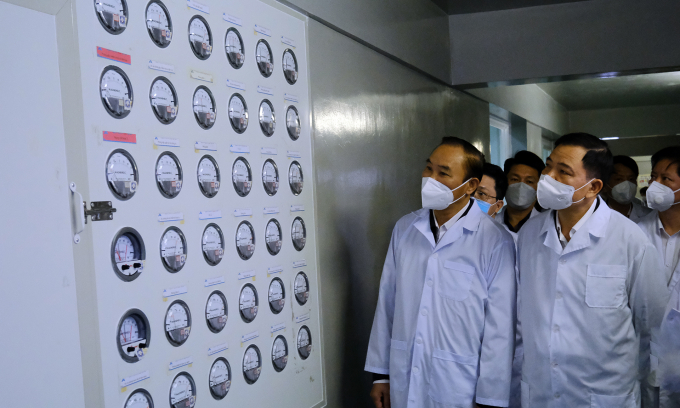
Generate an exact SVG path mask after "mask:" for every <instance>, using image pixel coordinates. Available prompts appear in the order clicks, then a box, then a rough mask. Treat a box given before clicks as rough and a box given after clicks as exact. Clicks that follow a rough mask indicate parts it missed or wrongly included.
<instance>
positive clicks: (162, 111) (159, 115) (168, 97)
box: [149, 76, 179, 125]
mask: <svg viewBox="0 0 680 408" xmlns="http://www.w3.org/2000/svg"><path fill="white" fill-rule="evenodd" d="M149 101H150V102H151V110H153V114H154V115H155V116H156V119H158V120H159V121H160V122H161V123H162V124H164V125H169V124H170V123H172V122H174V121H175V118H176V117H177V110H178V109H179V104H178V102H177V92H176V91H175V87H174V86H172V83H171V82H170V80H169V79H168V78H166V77H162V76H159V77H158V78H156V79H154V80H153V82H152V83H151V90H150V91H149Z"/></svg>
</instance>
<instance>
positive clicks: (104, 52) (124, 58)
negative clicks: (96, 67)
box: [97, 47, 132, 65]
mask: <svg viewBox="0 0 680 408" xmlns="http://www.w3.org/2000/svg"><path fill="white" fill-rule="evenodd" d="M97 56H98V57H101V58H106V59H110V60H114V61H118V62H122V63H124V64H128V65H130V64H131V63H132V58H131V57H130V56H129V55H127V54H123V53H122V52H117V51H112V50H108V49H106V48H102V47H97Z"/></svg>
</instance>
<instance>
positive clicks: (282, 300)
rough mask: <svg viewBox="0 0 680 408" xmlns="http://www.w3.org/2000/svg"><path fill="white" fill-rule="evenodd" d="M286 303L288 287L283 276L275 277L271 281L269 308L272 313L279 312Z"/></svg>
mask: <svg viewBox="0 0 680 408" xmlns="http://www.w3.org/2000/svg"><path fill="white" fill-rule="evenodd" d="M285 305H286V287H285V286H284V284H283V281H282V280H281V278H274V279H272V281H271V282H270V283H269V308H270V309H271V311H272V313H274V314H279V313H281V311H282V310H283V307H284V306H285Z"/></svg>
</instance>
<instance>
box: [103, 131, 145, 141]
mask: <svg viewBox="0 0 680 408" xmlns="http://www.w3.org/2000/svg"><path fill="white" fill-rule="evenodd" d="M104 140H105V141H107V142H121V143H137V135H134V134H130V133H118V132H106V131H105V132H104Z"/></svg>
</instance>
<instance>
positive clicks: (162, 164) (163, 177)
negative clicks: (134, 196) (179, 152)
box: [156, 152, 182, 198]
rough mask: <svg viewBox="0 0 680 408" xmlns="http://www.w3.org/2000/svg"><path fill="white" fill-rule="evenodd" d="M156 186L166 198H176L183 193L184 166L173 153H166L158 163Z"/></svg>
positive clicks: (160, 157)
mask: <svg viewBox="0 0 680 408" xmlns="http://www.w3.org/2000/svg"><path fill="white" fill-rule="evenodd" d="M156 185H157V186H158V190H159V191H160V192H161V194H162V195H163V197H165V198H175V197H177V194H179V192H180V191H182V165H180V164H179V159H178V158H177V156H175V155H174V154H173V153H171V152H164V153H162V154H161V155H160V156H159V157H158V160H157V161H156Z"/></svg>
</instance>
